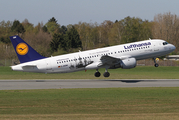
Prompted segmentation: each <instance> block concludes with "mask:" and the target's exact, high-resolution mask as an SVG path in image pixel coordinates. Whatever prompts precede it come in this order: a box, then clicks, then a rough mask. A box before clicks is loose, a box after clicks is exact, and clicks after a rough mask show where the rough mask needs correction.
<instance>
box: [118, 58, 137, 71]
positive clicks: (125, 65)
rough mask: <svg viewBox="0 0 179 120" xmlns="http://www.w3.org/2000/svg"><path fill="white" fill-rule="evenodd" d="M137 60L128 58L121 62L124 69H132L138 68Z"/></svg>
mask: <svg viewBox="0 0 179 120" xmlns="http://www.w3.org/2000/svg"><path fill="white" fill-rule="evenodd" d="M136 63H137V62H136V59H135V58H127V59H124V60H121V63H120V65H121V68H123V69H130V68H134V67H136Z"/></svg>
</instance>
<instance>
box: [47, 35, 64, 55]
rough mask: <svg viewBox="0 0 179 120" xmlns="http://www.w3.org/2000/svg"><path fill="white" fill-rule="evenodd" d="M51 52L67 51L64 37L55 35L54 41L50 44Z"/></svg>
mask: <svg viewBox="0 0 179 120" xmlns="http://www.w3.org/2000/svg"><path fill="white" fill-rule="evenodd" d="M50 48H51V52H52V53H53V52H56V51H58V49H59V48H62V49H64V50H66V42H65V41H64V35H63V34H58V33H55V34H54V35H53V38H52V41H51V42H50Z"/></svg>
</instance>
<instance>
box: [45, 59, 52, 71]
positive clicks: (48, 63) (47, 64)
mask: <svg viewBox="0 0 179 120" xmlns="http://www.w3.org/2000/svg"><path fill="white" fill-rule="evenodd" d="M46 70H52V66H51V61H50V60H46Z"/></svg>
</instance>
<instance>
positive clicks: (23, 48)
mask: <svg viewBox="0 0 179 120" xmlns="http://www.w3.org/2000/svg"><path fill="white" fill-rule="evenodd" d="M16 51H17V53H18V54H19V55H25V54H27V52H28V51H29V48H28V46H27V44H25V43H19V44H18V45H17V46H16Z"/></svg>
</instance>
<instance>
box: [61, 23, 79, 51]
mask: <svg viewBox="0 0 179 120" xmlns="http://www.w3.org/2000/svg"><path fill="white" fill-rule="evenodd" d="M64 39H65V42H66V44H67V45H66V47H67V49H68V48H79V47H82V42H81V40H80V36H79V34H78V31H77V30H76V29H75V27H74V26H72V28H71V29H70V30H69V31H67V33H66V34H65V38H64Z"/></svg>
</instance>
